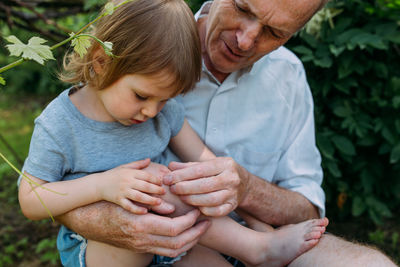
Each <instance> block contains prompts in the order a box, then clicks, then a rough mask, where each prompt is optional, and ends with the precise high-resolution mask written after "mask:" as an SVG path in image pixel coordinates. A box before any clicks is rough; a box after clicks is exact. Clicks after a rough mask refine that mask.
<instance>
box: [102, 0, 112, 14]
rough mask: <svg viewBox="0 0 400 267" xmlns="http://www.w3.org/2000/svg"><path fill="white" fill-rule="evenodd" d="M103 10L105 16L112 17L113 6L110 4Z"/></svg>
mask: <svg viewBox="0 0 400 267" xmlns="http://www.w3.org/2000/svg"><path fill="white" fill-rule="evenodd" d="M104 9H105V11H106V14H107V15H112V13H114V4H113V3H111V2H110V3H108V4H107V5H105V7H104Z"/></svg>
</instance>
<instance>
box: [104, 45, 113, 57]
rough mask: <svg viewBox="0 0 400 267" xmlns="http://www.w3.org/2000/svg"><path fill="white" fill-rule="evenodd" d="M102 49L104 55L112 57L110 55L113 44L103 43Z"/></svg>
mask: <svg viewBox="0 0 400 267" xmlns="http://www.w3.org/2000/svg"><path fill="white" fill-rule="evenodd" d="M103 47H104V52H105V53H106V55H108V56H113V53H112V49H113V43H111V42H104V43H103Z"/></svg>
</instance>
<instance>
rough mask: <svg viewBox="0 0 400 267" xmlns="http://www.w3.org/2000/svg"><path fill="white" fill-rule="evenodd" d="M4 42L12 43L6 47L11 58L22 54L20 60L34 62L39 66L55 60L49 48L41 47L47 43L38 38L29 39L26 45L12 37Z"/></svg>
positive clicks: (46, 46)
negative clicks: (49, 60)
mask: <svg viewBox="0 0 400 267" xmlns="http://www.w3.org/2000/svg"><path fill="white" fill-rule="evenodd" d="M6 40H7V41H8V42H10V43H12V44H8V45H6V47H7V49H8V50H9V51H10V55H11V56H17V57H19V56H20V55H21V54H22V58H24V59H31V60H34V61H36V62H37V63H39V64H41V65H43V64H44V62H45V61H46V60H48V59H55V58H54V57H53V53H52V52H51V50H50V47H49V46H48V45H43V44H44V43H45V42H47V41H46V40H45V39H42V38H40V37H36V36H34V37H32V38H31V39H29V41H28V44H24V43H22V42H21V41H20V40H19V39H18V38H17V37H15V36H14V35H11V36H8V37H6Z"/></svg>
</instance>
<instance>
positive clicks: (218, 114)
mask: <svg viewBox="0 0 400 267" xmlns="http://www.w3.org/2000/svg"><path fill="white" fill-rule="evenodd" d="M179 101H182V102H183V104H184V106H185V115H186V118H187V120H188V121H189V123H190V125H191V126H192V127H193V129H194V130H195V131H196V132H197V133H198V135H199V136H200V138H201V139H202V140H203V141H204V143H205V144H206V145H207V146H208V147H209V148H210V149H211V150H212V151H213V152H214V153H215V154H216V155H217V156H229V157H232V158H233V159H234V160H235V161H236V162H237V163H239V164H240V165H242V166H243V167H245V168H246V169H247V170H248V171H249V172H251V173H252V174H255V175H257V176H258V177H261V178H262V179H264V180H266V181H268V182H271V183H274V184H277V185H278V186H281V187H283V188H286V189H289V190H292V191H295V192H298V193H300V194H302V195H303V196H305V197H306V198H307V199H308V200H309V201H310V202H311V203H313V204H314V205H315V206H317V207H318V208H319V212H320V216H321V217H323V216H325V204H324V203H325V194H324V191H323V190H322V188H321V183H322V177H323V173H322V168H321V156H320V153H319V151H318V149H317V147H316V144H315V129H314V114H313V99H312V95H311V92H310V88H309V86H308V83H307V80H306V76H305V71H304V68H303V65H302V64H301V62H300V60H299V59H298V58H297V57H296V56H295V55H294V54H293V53H292V52H290V51H289V50H288V49H286V48H284V47H281V48H279V49H277V50H275V51H274V52H271V53H270V54H268V55H266V56H264V57H263V58H261V59H260V60H259V61H258V62H256V63H255V64H254V65H253V66H252V67H251V68H247V69H242V70H240V71H236V72H234V73H231V74H230V75H229V76H228V77H227V78H226V80H225V81H224V82H223V83H222V84H221V83H219V82H218V81H217V80H216V79H215V78H214V76H213V75H212V74H211V73H210V72H209V71H208V70H207V69H206V67H205V66H204V64H203V72H202V76H201V80H200V82H198V83H197V84H196V87H195V88H194V90H193V91H191V92H190V93H188V94H186V95H185V96H184V97H182V98H180V99H179ZM169 156H170V157H169V160H173V159H174V160H176V158H173V156H172V155H171V154H170V155H169Z"/></svg>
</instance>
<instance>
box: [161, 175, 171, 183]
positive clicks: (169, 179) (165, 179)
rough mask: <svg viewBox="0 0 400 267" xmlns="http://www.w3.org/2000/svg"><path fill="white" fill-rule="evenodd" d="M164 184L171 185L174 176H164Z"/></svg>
mask: <svg viewBox="0 0 400 267" xmlns="http://www.w3.org/2000/svg"><path fill="white" fill-rule="evenodd" d="M163 182H164V184H166V185H169V184H171V182H172V175H171V174H167V175H165V176H164V179H163Z"/></svg>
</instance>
